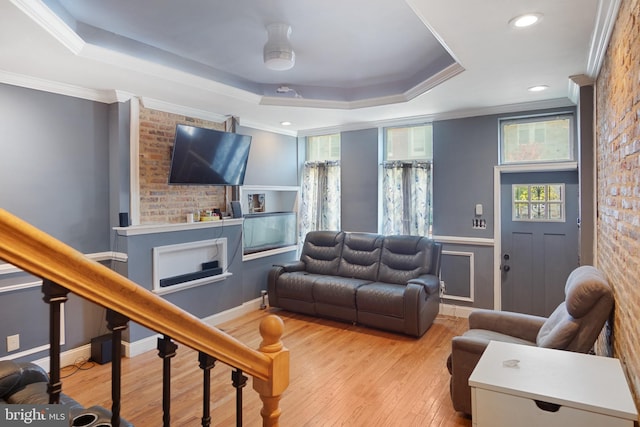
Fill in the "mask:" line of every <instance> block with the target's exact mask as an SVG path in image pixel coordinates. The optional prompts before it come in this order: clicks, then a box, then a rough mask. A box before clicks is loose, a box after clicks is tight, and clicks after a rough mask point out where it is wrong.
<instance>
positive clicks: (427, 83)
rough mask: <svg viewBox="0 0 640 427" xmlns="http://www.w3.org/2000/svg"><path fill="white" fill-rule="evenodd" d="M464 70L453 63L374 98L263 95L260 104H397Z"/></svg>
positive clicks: (347, 107)
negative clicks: (404, 88)
mask: <svg viewBox="0 0 640 427" xmlns="http://www.w3.org/2000/svg"><path fill="white" fill-rule="evenodd" d="M463 71H464V68H463V67H462V66H461V65H460V64H458V63H453V64H451V65H449V66H448V67H446V68H445V69H444V70H442V71H440V72H438V73H436V74H434V75H433V76H431V77H429V78H428V79H426V80H424V81H423V82H421V83H419V84H417V85H416V86H414V87H412V88H411V89H409V90H407V91H405V92H403V93H398V94H394V95H388V96H380V97H376V98H367V99H358V100H354V101H337V100H331V99H306V98H291V97H286V96H285V97H278V96H263V97H262V98H261V99H260V105H271V106H277V107H299V108H305V107H306V108H328V109H337V110H355V109H360V108H369V107H378V106H381V105H389V104H399V103H402V102H407V101H411V100H412V99H414V98H416V97H418V96H420V95H422V94H423V93H425V92H428V91H430V90H431V89H433V88H434V87H436V86H438V85H440V84H442V83H443V82H445V81H447V80H449V79H450V78H452V77H454V76H457V75H458V74H460V73H461V72H463Z"/></svg>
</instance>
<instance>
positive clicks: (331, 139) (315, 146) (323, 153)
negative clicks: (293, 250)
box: [298, 134, 340, 244]
mask: <svg viewBox="0 0 640 427" xmlns="http://www.w3.org/2000/svg"><path fill="white" fill-rule="evenodd" d="M306 153H307V155H306V159H307V161H306V162H305V163H304V166H303V170H302V183H301V187H302V188H301V203H300V222H299V224H300V238H299V239H298V241H299V242H300V244H302V243H303V242H304V238H305V236H306V235H307V233H308V232H309V231H315V230H340V134H333V135H322V136H313V137H307V149H306Z"/></svg>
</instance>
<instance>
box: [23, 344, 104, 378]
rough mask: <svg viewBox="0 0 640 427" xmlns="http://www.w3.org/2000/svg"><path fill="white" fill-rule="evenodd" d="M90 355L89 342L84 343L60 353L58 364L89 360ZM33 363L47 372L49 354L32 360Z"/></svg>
mask: <svg viewBox="0 0 640 427" xmlns="http://www.w3.org/2000/svg"><path fill="white" fill-rule="evenodd" d="M90 357H91V344H85V345H83V346H80V347H76V348H73V349H71V350H68V351H65V352H62V353H60V366H62V367H65V366H69V365H74V364H76V363H79V362H82V361H86V360H89V358H90ZM33 363H35V364H36V365H38V366H40V367H41V368H42V369H44V370H45V371H47V372H49V367H50V364H49V356H47V357H43V358H42V359H38V360H34V361H33Z"/></svg>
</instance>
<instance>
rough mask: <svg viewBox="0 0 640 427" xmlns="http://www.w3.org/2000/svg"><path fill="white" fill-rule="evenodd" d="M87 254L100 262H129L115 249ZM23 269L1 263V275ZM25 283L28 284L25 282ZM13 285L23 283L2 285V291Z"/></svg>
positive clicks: (39, 282)
mask: <svg viewBox="0 0 640 427" xmlns="http://www.w3.org/2000/svg"><path fill="white" fill-rule="evenodd" d="M85 256H86V257H87V258H89V259H92V260H94V261H98V262H100V261H119V262H127V260H128V259H129V256H128V255H127V254H126V253H123V252H114V251H107V252H94V253H90V254H85ZM21 271H23V270H22V269H21V268H19V267H16V266H15V265H13V264H9V263H8V262H7V263H4V264H0V276H2V275H5V274H13V273H19V272H21ZM32 283H38V284H42V281H41V280H40V281H38V282H32ZM24 285H27V284H24ZM12 286H22V285H11V286H4V287H0V292H6V291H5V289H8V288H11V287H12ZM27 287H30V286H27ZM23 289H24V288H23Z"/></svg>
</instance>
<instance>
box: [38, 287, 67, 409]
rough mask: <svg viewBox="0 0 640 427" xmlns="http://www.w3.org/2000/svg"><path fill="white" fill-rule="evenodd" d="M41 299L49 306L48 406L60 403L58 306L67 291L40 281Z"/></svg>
mask: <svg viewBox="0 0 640 427" xmlns="http://www.w3.org/2000/svg"><path fill="white" fill-rule="evenodd" d="M42 293H43V294H44V297H43V298H42V299H43V300H44V301H45V302H46V303H47V304H49V370H50V371H51V374H50V375H49V384H48V385H47V393H49V404H57V403H60V393H62V382H61V381H60V306H61V304H62V303H64V302H66V301H67V294H68V293H69V290H67V289H66V288H64V287H62V286H60V285H58V284H56V283H54V282H52V281H51V280H43V281H42Z"/></svg>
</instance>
